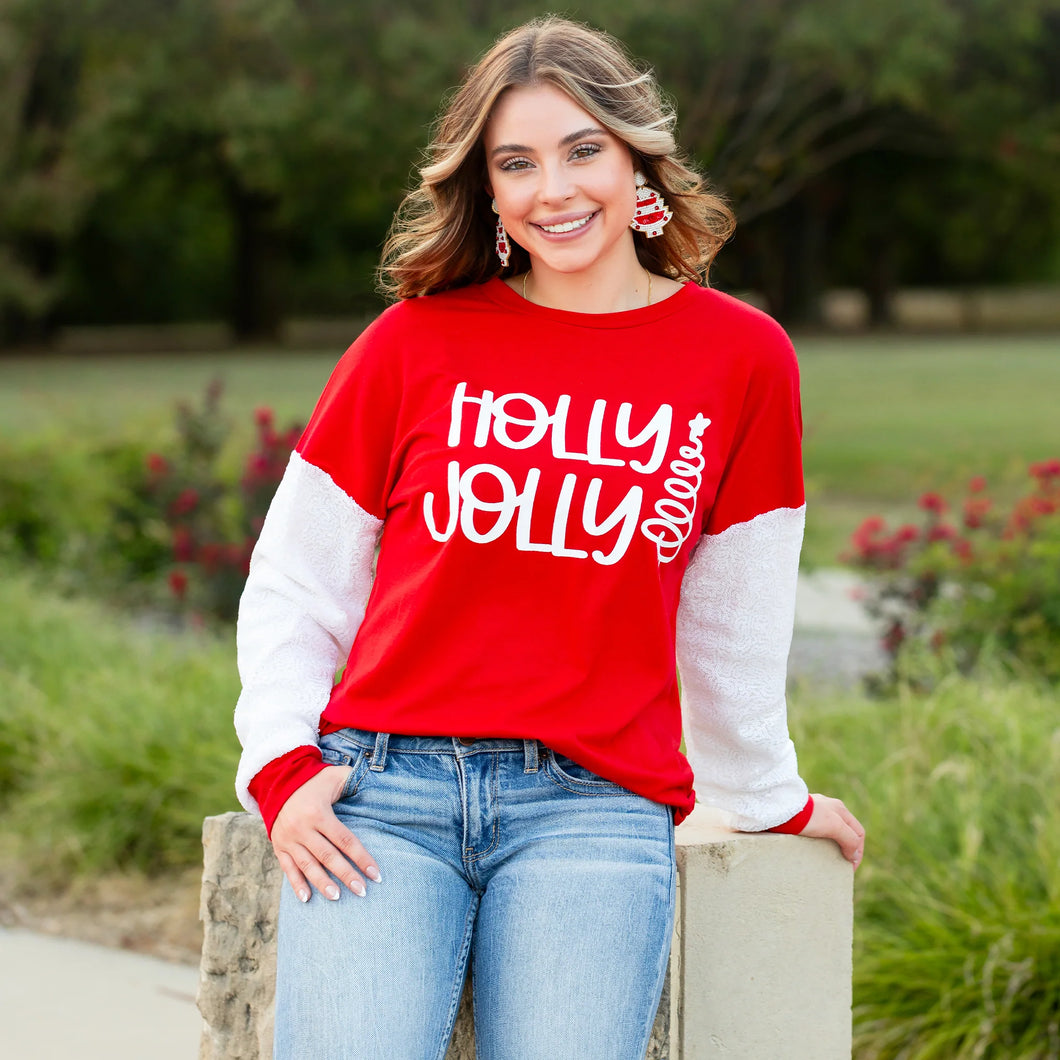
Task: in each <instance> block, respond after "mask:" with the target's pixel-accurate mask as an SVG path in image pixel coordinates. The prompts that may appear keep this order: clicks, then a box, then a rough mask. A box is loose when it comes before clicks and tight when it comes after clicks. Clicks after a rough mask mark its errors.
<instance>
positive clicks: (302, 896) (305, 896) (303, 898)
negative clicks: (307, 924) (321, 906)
mask: <svg viewBox="0 0 1060 1060" xmlns="http://www.w3.org/2000/svg"><path fill="white" fill-rule="evenodd" d="M298 901H300V902H308V901H309V892H308V891H299V892H298Z"/></svg>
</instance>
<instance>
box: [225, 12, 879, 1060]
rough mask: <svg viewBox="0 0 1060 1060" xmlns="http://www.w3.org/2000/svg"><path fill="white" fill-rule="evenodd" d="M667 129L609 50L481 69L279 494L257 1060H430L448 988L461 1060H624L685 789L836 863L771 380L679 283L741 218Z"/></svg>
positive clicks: (541, 26) (643, 1030)
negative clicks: (808, 767)
mask: <svg viewBox="0 0 1060 1060" xmlns="http://www.w3.org/2000/svg"><path fill="white" fill-rule="evenodd" d="M673 121H674V118H673V115H672V114H668V113H666V111H665V110H664V109H663V106H662V103H661V100H660V97H659V93H658V90H657V88H656V86H655V84H654V82H653V80H652V78H651V76H650V74H648V73H644V72H642V71H640V70H638V69H637V68H636V67H635V66H634V65H633V64H632V63H631V61H630V60H629V59H628V58H627V57H626V55H625V54H624V53H623V52H622V50H621V49H620V48H619V46H618V45H616V44H615V42H614V41H612V40H611V39H610V38H608V37H606V36H604V35H602V34H599V33H596V32H593V31H590V30H588V29H586V28H584V27H582V26H579V25H576V24H573V23H570V22H567V21H564V20H561V19H557V18H546V19H542V20H537V21H535V22H532V23H529V24H528V25H526V26H523V27H521V28H519V29H517V30H515V31H514V32H512V33H511V34H509V35H508V36H506V37H504V38H503V39H502V40H500V41H499V42H498V43H497V44H496V45H495V46H494V47H493V48H492V49H491V50H490V52H489V53H488V54H487V55H486V56H485V57H484V58H483V59H482V60H481V61H480V62H479V64H478V65H477V66H476V67H475V69H474V70H472V72H471V73H470V74H469V75H468V77H467V79H466V81H465V82H464V84H463V85H462V87H461V88H460V90H459V91H458V92H457V94H456V95H455V96H454V97H453V99H452V101H451V102H450V103H449V105H448V108H447V110H446V113H445V115H444V116H443V119H442V121H441V124H440V126H439V129H438V135H437V139H436V140H435V142H434V143H433V145H432V147H431V149H430V161H429V164H428V165H427V166H426V167H425V168H424V169H423V170H422V183H421V185H420V187H419V188H418V189H417V190H416V191H414V192H413V193H412V194H411V195H410V196H409V197H408V199H407V200H406V204H405V207H404V209H403V211H402V213H401V214H400V215H399V219H398V221H397V222H396V224H395V229H394V231H393V233H392V235H391V239H390V242H389V244H388V247H387V250H386V252H385V254H384V264H383V269H382V275H383V277H384V285H385V286H386V288H387V290H388V291H389V292H390V293H392V294H393V295H396V296H397V297H398V298H399V299H400V300H399V301H398V302H397V303H396V304H395V305H393V306H391V307H390V308H389V309H388V310H387V311H386V312H384V313H383V314H382V316H381V317H380V318H379V319H378V320H377V321H376V322H375V323H374V324H373V325H372V326H371V327H370V328H368V329H367V330H366V332H365V333H364V334H363V335H362V336H361V337H360V338H359V339H358V340H357V342H356V343H355V344H354V345H353V346H352V347H351V349H350V350H349V351H348V352H347V354H346V356H345V357H344V358H343V359H342V361H341V362H340V364H339V366H338V367H337V369H336V371H335V373H334V375H333V376H332V379H331V381H330V382H329V384H328V386H327V388H326V389H325V391H324V394H323V396H322V397H321V400H320V402H319V404H318V406H317V409H316V411H315V412H314V414H313V417H312V420H311V422H310V424H309V426H308V428H307V430H306V432H305V434H304V436H303V438H302V439H301V441H300V442H299V445H298V448H297V451H296V452H295V453H294V454H293V455H292V457H291V463H290V465H289V467H288V469H287V473H286V475H285V477H284V480H283V482H282V484H281V486H280V488H279V490H278V492H277V494H276V498H275V500H274V501H273V505H272V508H271V510H270V512H269V516H268V519H267V520H266V523H265V527H264V529H263V531H262V534H261V539H260V541H259V543H258V546H257V549H256V551H255V554H254V559H253V562H252V566H251V573H250V577H249V580H248V583H247V588H246V591H245V594H244V597H243V602H242V606H241V610H240V621H239V634H238V639H239V661H240V671H241V675H242V678H243V686H244V687H243V693H242V696H241V698H240V702H239V705H238V707H237V715H236V722H237V728H238V730H239V734H240V738H241V740H242V742H243V745H244V755H243V760H242V762H241V765H240V772H239V779H238V786H239V789H240V792H241V797H242V798H243V800H244V804H245V805H246V806H248V808H252V809H259V810H260V811H261V813H262V815H263V817H264V819H265V821H266V824H267V825H268V826H269V829H270V835H271V838H272V842H273V846H274V848H275V850H276V854H277V857H278V858H279V861H280V864H281V866H282V868H283V871H284V874H285V875H286V877H287V880H288V881H289V883H290V888H289V889H288V888H284V895H283V899H282V903H281V914H280V917H281V926H280V940H279V956H278V965H279V967H278V984H277V1009H276V1056H277V1058H278V1060H284V1058H299V1060H304V1058H307V1057H312V1058H313V1060H324V1058H328V1057H356V1058H358V1060H362V1058H374V1057H383V1056H387V1057H393V1058H409V1060H411V1058H420V1057H442V1056H444V1054H445V1050H446V1042H447V1040H448V1037H449V1035H450V1032H451V1029H452V1023H453V1019H454V1016H455V1013H456V1009H457V1004H458V1001H459V998H460V994H461V988H462V984H463V980H464V975H465V970H466V969H467V967H468V965H470V967H471V971H472V975H473V981H474V996H475V1020H476V1045H477V1050H478V1056H479V1058H480V1060H511V1058H515V1057H519V1058H521V1060H525V1058H530V1060H533V1058H537V1057H540V1058H544V1057H546V1056H547V1057H550V1058H553V1057H556V1056H577V1057H579V1058H581V1060H592V1058H599V1060H623V1058H626V1057H628V1058H630V1060H633V1058H638V1060H639V1058H640V1057H643V1055H644V1051H645V1048H646V1045H647V1041H648V1037H649V1035H650V1030H651V1025H652V1020H653V1016H654V1012H655V1008H656V1006H657V1004H658V999H659V995H660V991H661V986H662V981H663V975H664V971H665V967H666V960H667V954H668V948H669V941H670V934H671V930H672V917H673V899H674V852H673V827H674V824H675V822H679V821H680V820H681V819H682V818H683V817H684V816H685V815H687V813H688V812H689V811H690V810H691V808H692V806H693V804H694V802H695V794H694V792H693V787H692V782H693V773H694V775H695V785H696V791H698V794H699V797H700V798H701V799H703V800H704V801H706V802H710V803H713V804H715V805H716V806H718V807H720V808H722V809H723V810H725V811H726V812H727V813H728V814H729V816H730V819H731V820H732V822H733V825H734V827H737V828H740V829H746V830H764V829H770V828H772V829H774V830H779V831H788V832H798V833H801V834H803V835H808V836H818V837H828V838H831V839H834V840H835V841H836V842H837V843H838V844H839V845H840V847H841V849H842V851H843V853H844V855H845V856H846V857H847V858H848V859H849V860H850V861H851V862H852V863H853V864H854V865H855V867H856V865H857V863H858V861H859V860H860V858H861V854H862V848H863V837H864V832H863V830H862V829H861V826H860V825H859V824H858V822H857V821H856V819H855V818H854V817H853V816H852V815H851V814H850V813H849V812H848V811H847V810H846V808H845V807H844V806H843V804H842V803H841V802H839V801H838V800H836V799H829V798H826V797H824V796H817V797H815V798H810V797H809V796H808V793H807V790H806V786H805V784H804V783H803V781H802V780H801V779H800V778H799V775H798V772H797V768H796V762H795V755H794V750H793V748H792V745H791V742H790V740H789V739H788V734H787V726H786V716H785V704H784V678H785V662H786V656H787V650H788V646H789V642H790V635H791V625H792V616H793V604H794V592H795V580H796V569H797V563H798V553H799V547H800V543H801V534H802V518H803V487H802V475H801V463H800V451H799V441H800V431H801V423H800V413H799V397H798V378H797V368H796V364H795V360H794V355H793V352H792V350H791V346H790V344H789V342H788V341H787V338H786V337H785V335H784V334H783V332H782V331H781V330H780V328H779V327H778V326H777V325H776V324H775V323H773V322H772V321H771V320H770V319H769V318H767V317H765V316H764V315H762V314H760V313H758V312H756V311H755V310H753V309H751V308H749V307H747V306H745V305H743V304H742V303H739V302H737V301H735V300H733V299H730V298H727V297H725V296H723V295H720V294H718V293H716V292H714V291H711V290H709V289H707V288H705V287H702V286H700V277H701V275H702V274H703V273H705V270H706V267H707V266H708V265H709V262H710V260H711V258H712V257H713V255H714V253H715V252H716V250H717V249H718V248H719V247H720V246H721V244H722V243H723V242H724V241H725V240H726V238H727V237H728V235H729V234H730V231H731V227H732V219H731V214H730V213H729V211H728V209H727V208H726V207H725V205H724V204H723V203H722V202H721V201H720V200H719V199H717V198H715V197H714V196H712V195H710V194H709V193H708V192H706V191H705V190H704V188H703V186H702V184H701V182H700V180H699V178H698V177H697V176H696V174H694V173H693V172H692V171H691V170H690V169H689V168H687V166H686V165H685V164H684V162H683V161H682V160H681V158H680V156H679V155H678V152H677V148H676V145H675V143H674V140H673V136H672V127H673ZM416 296H426V297H416ZM377 542H378V558H377V560H376V570H375V572H374V575H373V571H372V566H373V557H374V556H375V553H376V546H377ZM675 657H676V660H677V662H678V663H679V666H680V674H681V682H682V686H683V687H682V690H681V692H680V694H679V689H678V680H677V669H676V666H675ZM343 663H345V670H344V672H343V674H342V677H341V679H340V680H339V681H338V683H337V684H334V685H333V682H334V675H335V673H336V671H337V669H338V668H339V667H340V666H342V665H343ZM682 698H683V701H684V702H683V709H684V737H685V741H686V745H687V751H686V753H687V758H686V757H685V755H684V754H682V753H681V751H680V742H681V737H682V719H681V710H682V704H681V702H680V700H681V699H682ZM366 880H367V881H374V882H368V883H366ZM314 890H315V891H316V892H319V895H320V896H323V898H324V899H326V900H323V901H322V900H320V898H311V896H312V895H313V892H314Z"/></svg>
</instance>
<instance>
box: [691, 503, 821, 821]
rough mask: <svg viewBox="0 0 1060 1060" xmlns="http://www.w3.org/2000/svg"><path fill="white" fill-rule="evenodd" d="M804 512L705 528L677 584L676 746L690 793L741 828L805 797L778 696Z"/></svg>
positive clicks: (782, 814) (786, 810) (783, 816)
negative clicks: (680, 741)
mask: <svg viewBox="0 0 1060 1060" xmlns="http://www.w3.org/2000/svg"><path fill="white" fill-rule="evenodd" d="M805 514H806V509H805V508H804V507H802V508H778V509H776V510H775V511H771V512H766V513H765V514H764V515H759V516H757V517H756V518H754V519H751V520H750V521H749V522H746V523H737V524H736V525H734V526H730V527H729V528H728V529H726V530H723V531H722V532H721V533H719V534H714V535H704V536H703V537H702V538H700V540H699V543H698V545H697V547H696V551H695V552H694V553H693V555H692V559H691V561H690V563H689V565H688V569H687V570H686V571H685V576H684V581H683V582H682V585H681V603H680V607H679V608H678V612H677V664H678V669H679V672H680V674H681V702H682V713H683V717H684V733H685V751H686V754H687V755H688V760H689V762H690V763H691V766H692V771H693V772H694V774H695V785H696V792H697V794H698V796H699V797H700V798H701V799H702V800H703V801H704V802H706V803H710V804H712V805H714V806H717V807H719V808H721V809H722V810H724V811H725V812H726V813H727V814H728V815H729V818H730V821H731V824H732V826H733V827H734V828H737V829H740V830H742V831H751V832H757V831H762V830H763V829H766V828H772V827H773V826H774V825H778V824H782V823H783V822H784V821H787V820H788V819H790V818H791V817H794V816H795V814H797V813H798V812H799V810H801V809H802V808H803V806H804V805H805V804H806V798H807V789H806V785H805V783H804V782H803V780H802V778H801V777H800V776H799V771H798V763H797V762H796V760H795V747H794V745H793V744H792V742H791V739H790V738H789V736H788V720H787V704H786V700H785V684H786V675H787V661H788V652H789V650H790V648H791V634H792V626H793V623H794V619H795V587H796V582H797V578H798V567H799V551H800V548H801V546H802V532H803V525H804V522H805Z"/></svg>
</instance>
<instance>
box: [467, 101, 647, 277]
mask: <svg viewBox="0 0 1060 1060" xmlns="http://www.w3.org/2000/svg"><path fill="white" fill-rule="evenodd" d="M484 146H485V149H486V166H487V173H488V178H489V187H490V191H491V193H492V195H493V197H494V199H495V200H496V203H497V209H498V211H499V212H500V216H501V220H502V221H503V222H504V227H505V228H506V229H507V230H508V235H509V236H510V237H511V238H512V239H514V240H515V242H517V243H518V244H519V245H520V246H522V247H524V248H525V249H526V250H527V251H528V252H529V254H530V256H531V258H532V259H533V265H534V267H535V268H541V267H544V268H546V269H551V270H554V271H555V272H559V273H566V274H571V273H580V272H584V271H586V270H597V269H609V268H617V269H627V268H629V267H630V266H631V265H633V266H635V265H636V250H635V248H634V244H633V232H632V230H631V229H630V227H629V222H630V219H631V218H632V217H633V211H634V208H635V207H636V198H637V193H636V186H635V184H634V182H633V156H632V155H631V153H630V151H629V148H628V147H626V145H625V144H624V143H623V142H622V141H621V140H619V139H618V138H617V137H615V136H613V135H612V134H611V133H609V132H608V131H607V130H606V129H604V128H603V127H602V126H601V125H600V123H599V122H598V121H597V120H596V119H595V118H593V117H592V116H591V115H590V114H588V113H587V112H586V111H584V110H582V108H581V107H579V106H578V104H577V103H575V102H574V100H572V99H571V98H570V96H568V95H567V94H566V93H565V92H562V91H561V90H560V89H558V88H556V87H554V86H553V85H550V84H541V85H535V86H531V87H525V88H510V89H508V90H507V91H506V92H505V93H504V94H503V95H502V96H501V98H500V99H499V100H498V101H497V104H496V106H495V107H494V109H493V113H492V114H491V115H490V120H489V122H488V124H487V126H486V132H485V137H484Z"/></svg>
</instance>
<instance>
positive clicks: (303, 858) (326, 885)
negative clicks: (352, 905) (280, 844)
mask: <svg viewBox="0 0 1060 1060" xmlns="http://www.w3.org/2000/svg"><path fill="white" fill-rule="evenodd" d="M329 851H330V853H329ZM290 853H291V857H292V858H293V859H294V862H295V864H296V865H297V867H298V869H299V870H300V871H301V872H302V874H303V875H304V876H305V877H306V879H307V880H309V882H310V883H311V884H312V885H313V886H314V887H315V888H316V889H317V891H319V892H320V893H321V894H322V895H323V896H324V897H325V898H327V899H329V900H330V901H332V902H334V901H337V900H338V897H339V894H340V892H339V888H338V886H337V885H336V883H335V881H334V879H332V877H331V876H330V875H329V874H328V871H327V862H328V860H331V861H332V862H339V861H342V860H343V859H342V858H341V856H340V855H339V853H338V851H337V850H335V848H334V847H333V846H331V844H330V843H329V844H326V846H325V845H324V844H322V843H319V842H318V843H317V844H315V845H314V846H313V847H312V848H310V847H308V846H299V847H297V848H295V849H294V850H292V851H291V852H290ZM348 869H349V867H348V863H347V875H348V874H349V871H348ZM335 875H336V876H337V875H339V873H338V872H336V873H335ZM361 888H362V890H363V888H364V884H363V883H362V884H361ZM353 890H354V893H355V894H357V893H359V892H358V891H356V889H353Z"/></svg>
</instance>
